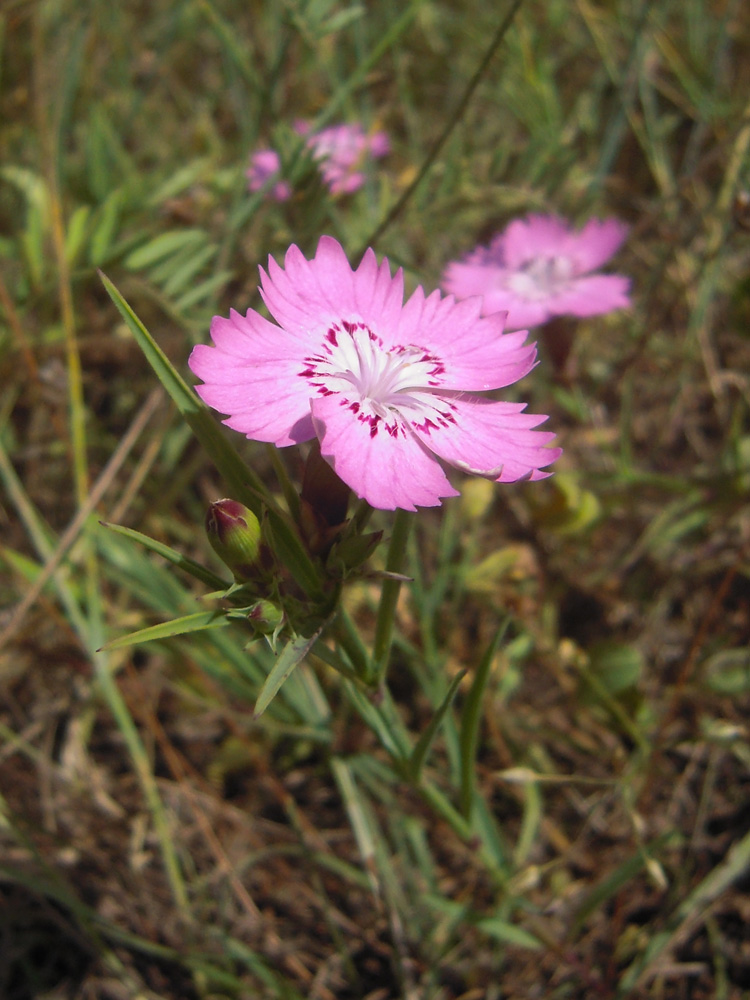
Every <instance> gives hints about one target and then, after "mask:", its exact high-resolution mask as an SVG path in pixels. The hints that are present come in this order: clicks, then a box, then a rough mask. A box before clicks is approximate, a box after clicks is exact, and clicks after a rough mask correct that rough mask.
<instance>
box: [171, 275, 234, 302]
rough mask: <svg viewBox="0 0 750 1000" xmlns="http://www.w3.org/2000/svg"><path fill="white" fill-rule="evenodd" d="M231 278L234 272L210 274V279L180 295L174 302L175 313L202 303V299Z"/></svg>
mask: <svg viewBox="0 0 750 1000" xmlns="http://www.w3.org/2000/svg"><path fill="white" fill-rule="evenodd" d="M233 276H234V271H230V270H224V271H219V272H218V273H217V274H212V275H211V277H210V278H206V279H205V280H204V281H201V282H200V283H199V284H197V285H195V287H194V288H191V289H190V290H189V291H187V292H185V293H184V295H181V296H180V298H179V299H177V300H176V301H175V304H174V307H175V309H176V310H177V312H185V310H186V309H189V308H190V307H191V306H194V305H196V304H197V303H198V302H202V301H203V300H204V299H207V298H208V297H209V296H211V295H213V294H214V292H215V291H216V290H217V289H219V288H222V287H223V286H224V285H226V284H228V283H229V281H230V280H231V279H232V277H233Z"/></svg>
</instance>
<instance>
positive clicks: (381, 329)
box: [189, 236, 559, 510]
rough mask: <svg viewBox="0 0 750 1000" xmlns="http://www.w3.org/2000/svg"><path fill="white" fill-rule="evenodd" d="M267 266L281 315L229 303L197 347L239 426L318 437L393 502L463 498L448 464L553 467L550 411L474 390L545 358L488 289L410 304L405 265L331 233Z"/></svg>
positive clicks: (493, 474)
mask: <svg viewBox="0 0 750 1000" xmlns="http://www.w3.org/2000/svg"><path fill="white" fill-rule="evenodd" d="M260 274H261V295H262V297H263V300H264V302H265V304H266V306H267V308H268V310H269V312H270V313H271V315H272V316H273V318H274V319H275V320H276V323H277V324H278V325H276V324H274V323H271V322H269V321H268V320H267V319H264V318H263V317H262V316H261V315H260V314H259V313H257V312H255V311H254V310H252V309H251V310H248V312H247V315H245V316H241V315H240V314H239V313H237V312H235V311H234V310H232V312H231V313H230V316H229V318H228V319H227V318H224V317H220V316H217V317H214V319H213V322H212V323H211V337H212V339H213V342H214V346H213V347H209V346H207V345H200V346H198V347H196V348H194V349H193V353H192V354H191V356H190V362H189V363H190V367H191V369H192V370H193V372H194V373H195V374H196V375H197V376H198V377H199V378H200V379H202V380H203V384H202V385H199V386H197V391H198V393H199V395H200V396H201V397H202V399H203V400H204V401H205V402H206V403H207V404H208V405H209V406H212V407H213V408H214V409H216V410H218V411H219V412H221V413H225V414H229V416H228V418H227V419H226V420H225V421H224V422H225V423H226V424H227V425H228V426H229V427H232V428H233V429H234V430H237V431H241V432H242V433H243V434H245V435H246V436H247V437H249V438H252V439H253V440H256V441H269V442H272V443H273V444H275V445H277V446H278V447H284V446H286V445H292V444H298V443H300V442H303V441H309V440H311V439H312V438H314V437H317V438H318V440H319V441H320V451H321V454H322V456H323V458H324V459H325V460H326V461H327V462H328V463H329V464H330V465H331V466H332V467H333V469H334V470H335V472H336V473H337V475H338V476H339V478H340V479H342V480H343V481H344V482H345V483H346V484H347V485H348V486H350V487H351V489H352V490H353V491H354V492H355V493H356V494H357V495H358V496H359V497H362V498H364V499H365V500H367V501H368V502H369V503H370V504H371V505H372V506H373V507H380V508H383V509H386V510H393V509H395V508H397V507H400V508H403V509H405V510H414V509H415V507H417V506H420V507H433V506H437V505H439V504H440V498H441V497H451V496H457V495H458V491H457V490H456V489H454V487H453V486H452V485H451V484H450V482H449V481H448V479H447V477H446V475H445V471H444V469H443V463H445V464H447V465H449V466H454V467H455V468H457V469H459V470H461V471H462V472H465V473H473V474H476V475H479V476H485V477H487V478H490V479H493V480H496V481H497V482H504V483H506V482H514V481H516V480H519V479H541V478H543V477H544V476H546V475H548V473H546V472H543V471H542V470H543V469H544V468H545V467H546V466H548V465H550V463H551V462H553V461H554V460H555V459H556V458H557V456H558V455H559V449H555V448H549V447H547V445H548V444H549V442H550V441H551V440H552V438H553V437H554V434H552V433H550V432H547V431H537V430H533V429H532V428H534V427H536V426H537V425H538V424H540V423H541V422H542V421H543V420H545V419H546V417H544V416H536V415H532V414H527V413H524V412H523V410H524V404H522V403H511V402H502V401H497V400H493V399H490V398H487V397H485V396H480V395H477V393H478V392H485V391H488V390H492V389H498V388H501V387H502V386H506V385H510V384H511V383H513V382H516V381H518V379H520V378H521V377H522V376H524V375H525V374H526V373H527V372H528V371H529V370H530V369H531V368H532V367H533V366H534V362H535V356H536V350H535V346H534V345H527V344H525V340H526V336H527V334H526V331H520V332H517V333H504V332H503V322H504V316H503V315H492V316H487V317H481V316H480V307H481V300H480V299H477V298H472V299H467V300H466V301H464V302H456V301H455V300H454V298H453V297H452V296H448V297H447V298H446V297H443V296H441V294H440V292H438V291H435V292H433V293H432V294H431V295H429V296H425V293H424V291H423V289H422V288H421V287H420V288H417V289H416V291H415V292H414V294H413V295H411V297H410V298H409V299H408V300H407V301H406V302H404V281H403V273H402V272H401V270H399V271H398V272H397V273H396V275H395V276H391V272H390V267H389V265H388V261H387V260H383V261H382V263H380V264H378V262H377V259H376V257H375V254H374V252H373V251H372V250H368V251H367V252H366V253H365V255H364V257H363V259H362V262H361V264H360V265H359V267H358V268H357V269H356V270H352V268H351V267H350V265H349V262H348V261H347V259H346V256H345V254H344V251H343V250H342V248H341V246H340V245H339V244H338V243H337V242H336V240H334V239H332V238H331V237H329V236H323V237H322V238H321V240H320V242H319V244H318V248H317V251H316V253H315V256H314V257H313V258H312V260H307V259H306V258H305V257H304V256H303V255H302V253H301V252H300V250H299V249H298V248H297V247H296V246H292V247H290V248H289V250H288V251H287V253H286V257H285V260H284V268H283V269H282V268H281V267H280V266H279V265H278V264H277V263H276V262H275V261H274V260H273V259H272V258H269V261H268V271H267V272H265V271H264V270H263V269H262V268H261V269H260Z"/></svg>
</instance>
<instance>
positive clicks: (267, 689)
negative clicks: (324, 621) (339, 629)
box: [255, 627, 323, 718]
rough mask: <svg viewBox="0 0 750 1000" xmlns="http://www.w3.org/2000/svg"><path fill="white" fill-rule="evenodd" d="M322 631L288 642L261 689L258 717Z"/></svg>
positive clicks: (256, 714) (256, 710)
mask: <svg viewBox="0 0 750 1000" xmlns="http://www.w3.org/2000/svg"><path fill="white" fill-rule="evenodd" d="M322 631H323V627H321V628H319V629H318V630H317V632H315V633H314V634H313V635H311V636H309V637H305V636H297V638H296V639H292V640H290V641H289V642H288V643H287V644H286V646H285V647H284V648H283V650H282V651H281V654H280V655H279V658H278V659H277V660H276V662H275V663H274V665H273V667H272V668H271V673H270V674H269V675H268V677H267V678H266V680H265V683H264V684H263V687H262V688H261V690H260V694H259V695H258V700H257V702H256V703H255V716H256V718H257V716H259V715H262V714H263V712H265V710H266V709H267V708H268V706H269V705H270V704H271V702H272V701H273V699H274V698H275V697H276V695H277V693H278V691H279V688H280V687H281V685H282V684H283V683H284V681H285V680H286V679H287V677H289V675H290V674H291V673H292V671H293V670H295V669H296V668H297V667H298V666H299V665H300V663H301V662H302V661H303V660H304V658H305V657H306V656H307V654H308V653H309V652H310V650H311V648H312V647H313V645H314V644H315V642H316V640H317V639H318V637H319V636H320V634H321V632H322Z"/></svg>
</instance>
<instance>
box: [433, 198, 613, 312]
mask: <svg viewBox="0 0 750 1000" xmlns="http://www.w3.org/2000/svg"><path fill="white" fill-rule="evenodd" d="M626 235H627V227H626V226H624V225H623V224H622V223H621V222H618V221H617V220H616V219H604V220H600V219H591V221H590V222H588V223H586V225H585V226H584V227H583V229H581V230H580V231H578V232H576V231H574V230H572V229H571V228H570V227H569V226H568V225H567V224H566V223H565V222H564V221H563V220H562V219H559V218H557V217H556V216H546V215H530V216H528V218H526V219H517V220H516V221H515V222H511V223H510V225H509V226H508V227H507V228H506V229H505V231H504V232H502V233H500V234H499V235H498V236H496V237H495V238H494V239H493V240H492V242H491V243H490V245H489V246H488V247H478V248H477V249H476V250H473V251H472V252H471V253H470V254H468V256H466V257H465V258H464V259H463V260H462V261H459V262H454V263H452V264H449V265H448V267H447V268H446V271H445V274H444V276H443V283H442V284H443V289H444V290H445V291H446V292H450V293H452V294H453V295H455V296H456V297H457V298H461V299H462V298H465V297H466V296H469V295H481V296H483V298H484V306H483V312H484V313H485V314H486V313H492V312H498V311H501V310H507V311H508V320H507V325H508V328H509V329H511V330H518V329H519V328H521V327H529V326H538V325H539V324H540V323H544V322H546V321H547V320H548V319H550V318H551V317H552V316H563V315H572V316H594V315H598V314H600V313H606V312H610V311H611V310H613V309H621V308H623V307H625V306H628V305H630V299H629V296H628V289H629V287H630V282H629V280H628V279H627V278H625V277H622V275H619V274H592V273H591V272H592V271H595V270H596V269H597V268H599V267H601V265H602V264H604V263H605V261H607V260H609V258H610V257H611V256H612V254H614V253H615V251H616V250H617V249H618V248H619V246H620V244H621V243H622V241H623V240H624V239H625V236H626Z"/></svg>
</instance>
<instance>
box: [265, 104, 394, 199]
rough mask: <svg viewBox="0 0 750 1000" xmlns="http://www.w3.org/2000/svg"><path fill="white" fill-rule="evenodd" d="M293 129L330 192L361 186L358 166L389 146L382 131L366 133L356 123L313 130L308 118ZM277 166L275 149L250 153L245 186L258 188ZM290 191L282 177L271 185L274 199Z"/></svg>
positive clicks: (350, 191)
mask: <svg viewBox="0 0 750 1000" xmlns="http://www.w3.org/2000/svg"><path fill="white" fill-rule="evenodd" d="M294 130H295V132H296V133H297V134H298V135H302V136H307V141H306V145H307V148H308V149H309V151H310V155H311V156H312V158H313V159H314V160H315V162H316V163H317V164H318V167H319V168H320V172H321V174H322V175H323V180H324V182H325V184H326V185H327V186H328V189H329V190H330V192H331V194H351V193H352V192H353V191H356V190H358V189H359V188H361V187H362V185H363V184H364V182H365V175H364V173H363V172H362V171H361V170H360V169H359V168H360V167H361V165H362V163H363V162H364V161H365V159H366V158H367V157H368V156H372V157H374V158H376V159H378V158H380V157H382V156H385V155H386V154H387V153H388V152H389V150H390V145H389V142H388V136H387V135H386V134H385V132H373V133H372V134H369V135H368V133H366V132H365V131H364V129H363V128H362V126H361V125H358V124H353V125H348V124H342V125H331V126H329V127H328V128H324V129H321V130H320V132H313V131H311V127H310V124H309V123H308V122H305V121H297V122H295V123H294ZM280 170H281V161H280V159H279V154H278V153H277V152H276V151H275V150H273V149H261V150H258V151H257V152H255V153H253V154H252V155H251V157H250V167H249V168H248V170H247V171H246V174H247V179H248V187H249V188H250V190H251V191H259V190H260V189H261V188H262V187H263V186H264V184H265V183H266V182H267V181H268V179H269V178H270V177H271V176H273V175H275V174H278V173H279V172H280ZM291 193H292V191H291V188H290V186H289V184H288V183H287V182H286V181H283V180H282V181H279V182H278V183H277V184H275V185H274V186H273V187H272V188H271V194H272V197H273V198H275V199H276V201H286V200H287V199H288V198H289V197H290V196H291Z"/></svg>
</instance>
